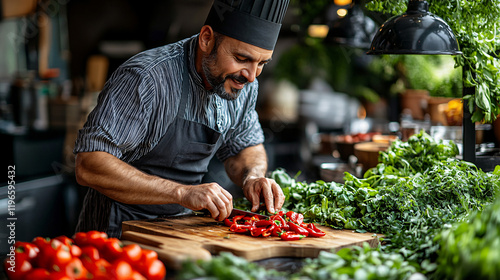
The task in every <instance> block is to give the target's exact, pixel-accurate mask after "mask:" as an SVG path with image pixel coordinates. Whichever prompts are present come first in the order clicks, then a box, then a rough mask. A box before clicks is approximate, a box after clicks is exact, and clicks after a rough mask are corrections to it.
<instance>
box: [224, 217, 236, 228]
mask: <svg viewBox="0 0 500 280" xmlns="http://www.w3.org/2000/svg"><path fill="white" fill-rule="evenodd" d="M233 223H234V222H233V221H231V220H230V219H224V224H225V225H226V226H228V227H230V226H231V225H232V224H233Z"/></svg>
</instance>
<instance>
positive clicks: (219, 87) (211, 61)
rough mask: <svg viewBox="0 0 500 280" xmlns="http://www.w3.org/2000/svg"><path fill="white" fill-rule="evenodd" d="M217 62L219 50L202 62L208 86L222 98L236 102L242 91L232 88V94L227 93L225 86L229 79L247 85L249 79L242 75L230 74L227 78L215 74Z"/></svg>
mask: <svg viewBox="0 0 500 280" xmlns="http://www.w3.org/2000/svg"><path fill="white" fill-rule="evenodd" d="M216 62H217V49H216V48H214V49H213V50H212V52H211V53H210V54H209V55H207V56H206V57H204V59H203V61H202V64H201V65H202V69H203V74H204V75H205V78H206V79H207V82H208V84H209V85H210V86H211V87H212V91H213V92H214V93H215V94H217V95H218V96H219V97H220V98H223V99H226V100H235V99H236V98H238V96H239V95H240V93H241V90H240V89H236V88H231V92H227V91H226V89H225V88H224V84H225V83H226V80H227V79H233V80H235V81H237V82H238V83H242V84H245V83H247V82H248V80H247V78H245V77H243V76H241V75H235V74H229V75H226V76H222V75H215V74H213V73H214V72H215V71H214V70H215V69H216V67H217V66H216Z"/></svg>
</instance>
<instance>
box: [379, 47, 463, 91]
mask: <svg viewBox="0 0 500 280" xmlns="http://www.w3.org/2000/svg"><path fill="white" fill-rule="evenodd" d="M370 69H371V71H372V72H384V75H382V78H384V79H386V80H388V81H392V83H393V84H394V85H396V84H401V85H402V86H401V87H399V88H397V89H396V90H394V91H393V92H392V93H401V92H402V91H404V90H405V89H425V90H428V91H429V93H430V95H431V96H439V97H454V98H456V97H461V96H462V71H461V68H458V67H457V68H455V67H454V60H453V58H452V57H451V56H445V55H382V56H380V59H379V60H373V62H372V63H371V64H370Z"/></svg>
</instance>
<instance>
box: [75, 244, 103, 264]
mask: <svg viewBox="0 0 500 280" xmlns="http://www.w3.org/2000/svg"><path fill="white" fill-rule="evenodd" d="M80 258H81V259H90V260H92V261H96V260H98V259H100V258H101V256H100V255H99V250H97V248H96V247H94V246H85V247H83V248H82V255H81V257H80Z"/></svg>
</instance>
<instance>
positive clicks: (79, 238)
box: [73, 232, 89, 247]
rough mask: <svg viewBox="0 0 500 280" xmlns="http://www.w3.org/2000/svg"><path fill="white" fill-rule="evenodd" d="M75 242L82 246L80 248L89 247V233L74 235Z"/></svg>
mask: <svg viewBox="0 0 500 280" xmlns="http://www.w3.org/2000/svg"><path fill="white" fill-rule="evenodd" d="M73 240H74V241H75V244H76V245H78V246H80V247H84V246H88V245H89V244H88V243H89V241H88V240H89V239H88V237H87V233H86V232H77V233H75V234H74V235H73Z"/></svg>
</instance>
